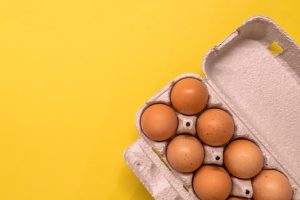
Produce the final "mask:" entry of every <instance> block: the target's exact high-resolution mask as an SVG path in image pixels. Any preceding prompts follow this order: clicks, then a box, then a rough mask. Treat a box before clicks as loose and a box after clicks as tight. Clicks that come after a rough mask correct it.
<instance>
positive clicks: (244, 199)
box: [227, 197, 250, 200]
mask: <svg viewBox="0 0 300 200" xmlns="http://www.w3.org/2000/svg"><path fill="white" fill-rule="evenodd" d="M227 200H250V199H247V198H243V197H229V198H228V199H227Z"/></svg>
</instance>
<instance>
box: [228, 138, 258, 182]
mask: <svg viewBox="0 0 300 200" xmlns="http://www.w3.org/2000/svg"><path fill="white" fill-rule="evenodd" d="M224 164H225V167H226V168H227V169H228V171H229V173H231V174H232V175H233V176H236V177H238V178H242V179H248V178H252V177H254V176H256V175H257V174H258V173H259V172H260V171H261V170H262V168H263V164H264V158H263V155H262V152H261V150H260V149H259V147H258V146H257V145H256V144H255V143H253V142H251V141H249V140H246V139H238V140H235V141H233V142H231V143H230V144H229V145H228V146H227V147H226V148H225V151H224Z"/></svg>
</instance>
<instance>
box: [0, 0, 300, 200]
mask: <svg viewBox="0 0 300 200" xmlns="http://www.w3.org/2000/svg"><path fill="white" fill-rule="evenodd" d="M299 6H300V3H299V1H296V0H295V1H283V0H280V1H277V0H276V1H275V0H226V1H225V0H208V1H202V0H193V1H182V0H181V1H174V0H173V1H170V0H166V1H165V0H123V1H121V0H112V1H110V0H107V1H104V0H84V1H83V0H81V1H78V0H51V1H42V0H26V1H19V0H7V1H4V0H2V1H1V3H0V94H1V97H0V159H1V161H0V199H1V200H12V199H14V200H29V199H30V200H48V199H49V200H77V199H78V200H79V199H80V200H83V199H85V200H90V199H97V200H102V199H104V200H106V199H109V200H115V199H122V200H135V199H151V197H150V196H149V194H148V193H147V191H146V190H145V189H144V188H143V186H142V185H141V184H140V182H139V181H138V180H137V178H136V177H135V176H134V175H133V173H132V172H131V171H130V170H129V168H128V167H127V166H126V164H125V163H124V160H123V151H124V150H125V148H126V147H127V146H128V145H129V144H131V143H132V142H134V141H135V139H136V138H137V137H138V134H137V131H136V129H135V125H134V121H135V112H136V110H137V109H138V108H139V107H140V106H141V105H142V104H143V103H144V102H145V101H146V100H147V99H148V98H149V97H150V96H152V95H153V94H154V93H155V92H157V91H158V90H159V89H160V88H162V87H163V86H164V85H165V84H166V83H167V82H168V81H170V80H171V79H172V78H174V77H176V76H177V75H179V74H181V73H185V72H196V73H201V64H200V63H201V60H202V58H203V56H204V55H205V53H206V51H207V50H208V49H209V48H211V47H213V46H214V45H215V44H217V43H218V42H220V41H221V40H222V39H224V38H225V37H226V36H227V35H228V34H229V33H231V32H232V31H233V30H234V29H235V28H236V27H237V26H239V25H240V24H241V23H242V22H243V21H244V20H246V19H247V18H248V17H250V16H253V15H257V14H261V15H266V16H269V17H271V18H273V19H274V20H275V21H276V22H277V23H278V24H279V25H280V26H281V27H283V29H285V30H286V32H288V33H289V34H290V35H291V36H292V37H293V38H294V39H295V40H296V41H298V42H299V41H300V26H299V24H300V14H299Z"/></svg>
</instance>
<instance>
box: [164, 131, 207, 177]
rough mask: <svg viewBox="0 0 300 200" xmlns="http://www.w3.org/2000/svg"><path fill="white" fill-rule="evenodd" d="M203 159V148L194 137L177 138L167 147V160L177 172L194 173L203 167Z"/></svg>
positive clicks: (180, 136)
mask: <svg viewBox="0 0 300 200" xmlns="http://www.w3.org/2000/svg"><path fill="white" fill-rule="evenodd" d="M203 159H204V149H203V146H202V144H201V142H200V141H199V140H198V139H197V138H195V137H194V136H191V135H179V136H176V137H175V138H173V139H172V140H171V142H170V143H169V144H168V146H167V160H168V162H169V164H170V165H171V166H172V167H173V168H174V169H175V170H176V171H179V172H183V173H187V172H193V171H195V170H196V169H198V168H199V167H200V166H201V164H202V162H203Z"/></svg>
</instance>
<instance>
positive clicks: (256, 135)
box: [124, 16, 300, 200]
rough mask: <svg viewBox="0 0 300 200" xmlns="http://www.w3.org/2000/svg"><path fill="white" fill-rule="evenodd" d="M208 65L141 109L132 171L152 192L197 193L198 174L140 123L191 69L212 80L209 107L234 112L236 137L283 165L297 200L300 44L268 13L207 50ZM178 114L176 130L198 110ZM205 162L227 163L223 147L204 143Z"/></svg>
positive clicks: (169, 195) (242, 189)
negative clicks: (181, 165)
mask: <svg viewBox="0 0 300 200" xmlns="http://www.w3.org/2000/svg"><path fill="white" fill-rule="evenodd" d="M274 44H275V50H274ZM276 46H277V47H276ZM276 48H277V49H279V51H276ZM203 71H204V73H205V77H204V78H203V79H202V78H201V77H200V76H199V75H197V74H183V75H181V76H179V77H177V78H176V79H174V80H173V81H171V82H170V83H169V84H168V85H167V86H166V87H165V88H163V89H162V90H161V91H160V92H159V93H158V94H157V95H155V96H153V97H152V98H151V99H150V100H149V101H147V102H146V104H145V105H143V106H142V107H141V108H140V109H139V111H138V113H137V118H136V119H137V120H136V126H137V129H138V131H139V133H140V138H139V139H138V140H137V141H136V142H135V143H134V144H133V145H131V146H130V147H129V148H128V149H127V150H126V152H125V155H124V156H125V160H126V162H127V163H128V165H129V166H130V168H131V169H132V171H133V172H134V173H135V174H136V176H137V177H138V178H139V179H140V180H141V182H142V183H143V184H144V186H145V187H146V188H147V190H148V191H149V192H150V194H151V195H152V196H153V197H154V198H155V199H176V200H179V199H186V200H188V199H198V198H197V197H196V195H195V194H194V191H193V188H192V178H193V174H192V173H187V174H183V173H179V172H176V171H175V170H173V169H172V168H171V166H170V165H169V164H168V163H167V160H166V155H165V150H166V145H167V142H154V141H151V140H149V139H148V138H147V137H146V136H145V135H144V134H143V132H142V130H141V127H140V117H141V114H142V112H143V111H144V109H145V108H146V107H147V106H149V105H151V104H153V103H158V102H163V103H166V104H170V99H169V93H170V89H171V88H172V86H173V84H174V83H175V82H176V81H178V80H180V79H182V78H185V77H194V78H198V79H201V80H202V81H203V82H204V83H205V85H206V86H207V88H208V91H209V102H208V108H210V107H219V108H222V109H225V110H227V111H228V112H229V113H231V115H232V116H233V119H234V121H235V133H234V137H233V138H239V137H243V138H248V139H250V140H252V141H254V142H255V143H256V144H257V145H258V146H259V147H260V148H261V150H262V152H263V154H264V157H265V163H264V168H266V169H278V170H280V171H282V172H283V173H284V174H285V175H286V176H287V177H288V178H289V180H290V183H291V185H292V187H293V191H294V197H293V199H294V200H300V194H299V192H300V191H299V189H300V169H299V167H300V49H299V46H298V45H297V44H296V43H295V42H294V41H293V40H292V39H291V38H290V37H289V36H288V35H287V34H286V33H285V32H284V31H283V30H281V29H280V28H279V27H278V26H277V25H276V24H275V23H274V22H272V21H271V20H270V19H268V18H266V17H260V16H258V17H253V18H250V19H249V20H248V21H246V22H245V23H244V24H243V25H242V26H240V27H239V28H238V29H237V30H236V31H234V32H233V33H232V34H231V35H230V36H228V37H227V38H226V39H225V40H224V41H222V42H221V43H220V44H219V45H217V46H216V47H215V48H213V49H211V50H209V51H208V53H207V55H206V56H205V58H204V60H203ZM178 118H179V126H178V130H177V133H189V134H192V135H195V134H196V132H195V122H196V116H184V115H182V114H178ZM187 122H189V123H190V126H186V123H187ZM217 156H219V158H220V159H218V160H217V159H216V157H217ZM204 163H206V164H217V165H222V164H223V147H209V146H205V160H204ZM232 181H233V190H232V195H235V196H241V197H247V198H251V197H252V195H253V191H252V186H251V180H241V179H238V178H232Z"/></svg>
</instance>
